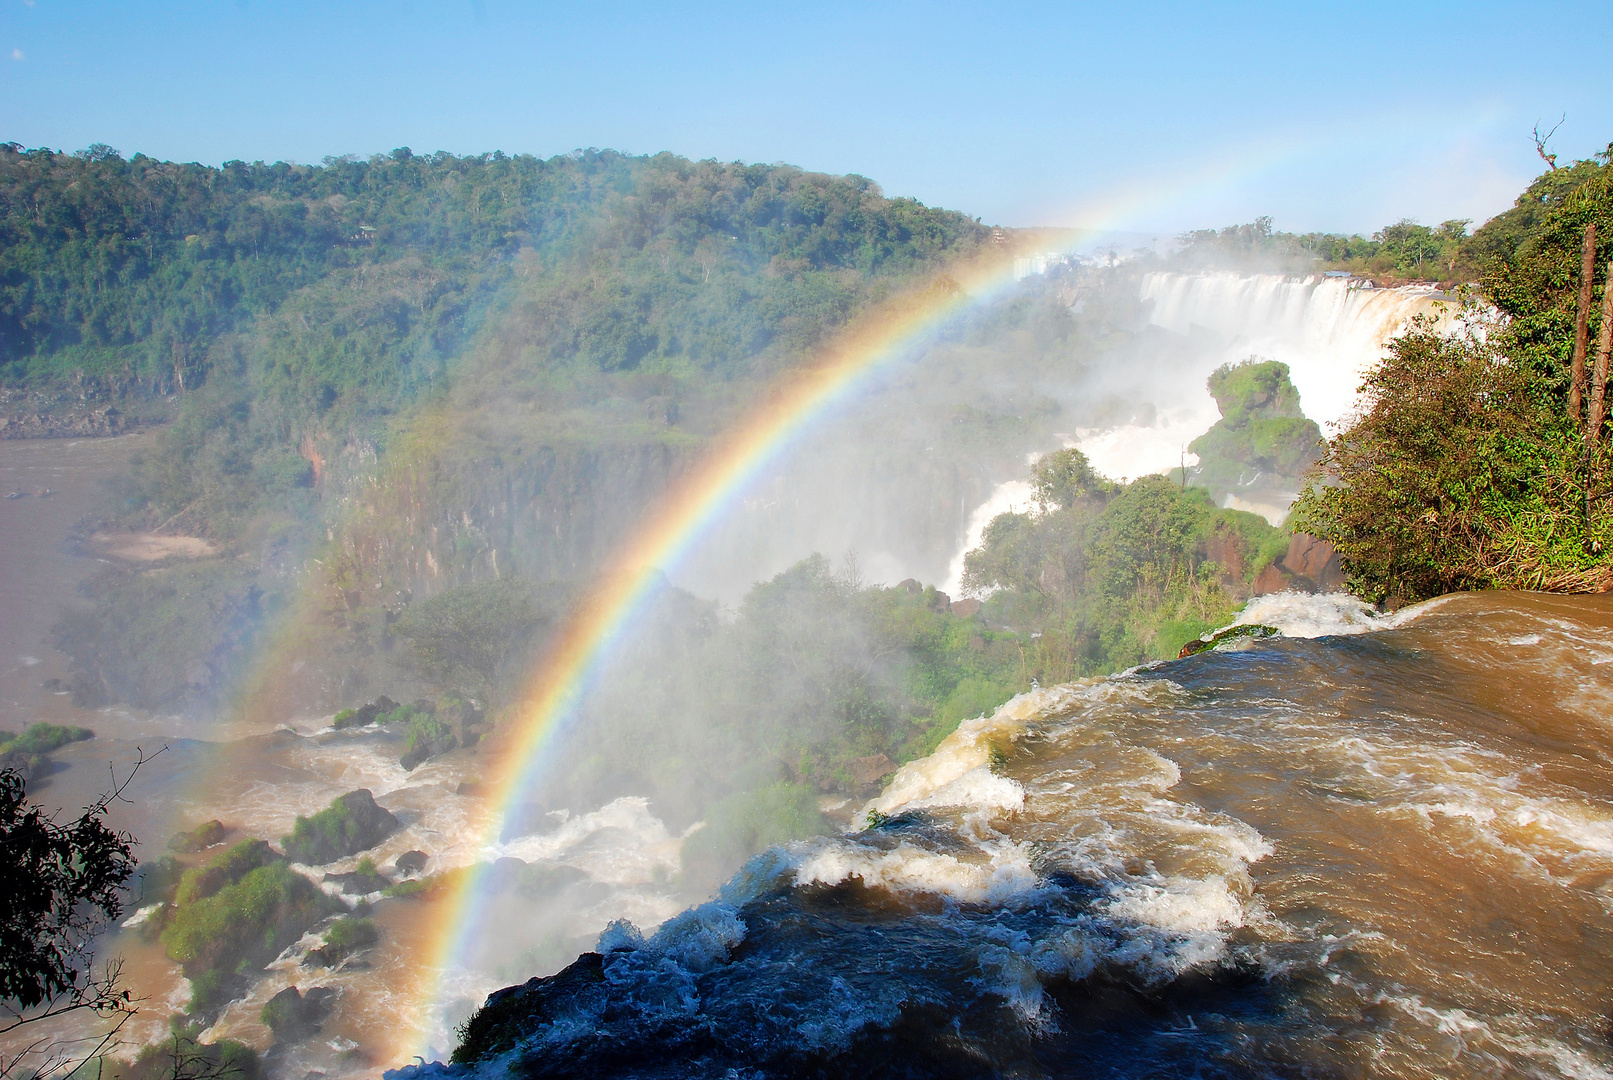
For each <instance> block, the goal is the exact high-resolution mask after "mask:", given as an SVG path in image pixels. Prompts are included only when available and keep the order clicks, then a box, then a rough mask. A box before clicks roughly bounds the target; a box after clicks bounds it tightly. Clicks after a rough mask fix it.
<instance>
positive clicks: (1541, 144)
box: [1533, 113, 1568, 172]
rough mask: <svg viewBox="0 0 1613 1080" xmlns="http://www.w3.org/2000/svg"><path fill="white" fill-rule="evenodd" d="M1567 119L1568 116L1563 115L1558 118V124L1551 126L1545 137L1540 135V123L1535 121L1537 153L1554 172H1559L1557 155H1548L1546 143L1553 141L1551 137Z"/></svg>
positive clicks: (1534, 134) (1534, 135)
mask: <svg viewBox="0 0 1613 1080" xmlns="http://www.w3.org/2000/svg"><path fill="white" fill-rule="evenodd" d="M1567 119H1568V114H1567V113H1563V114H1562V115H1561V116H1559V117H1558V118H1557V122H1556V123H1555V124H1553V125H1552V126H1551V130H1550V131H1548V132H1546V133H1545V134H1544V135H1542V134H1541V133H1540V121H1538V120H1537V121H1535V130H1534V133H1533V137H1534V140H1535V153H1537V154H1539V155H1540V159H1541V160H1542V161H1544V162H1545V163H1546V165H1547V167H1549V168H1550V169H1551V170H1552V171H1553V172H1555V171H1556V170H1557V155H1556V154H1548V153H1546V143H1548V142H1550V141H1551V137H1552V136H1553V135H1555V134H1557V129H1558V128H1560V127H1562V126H1563V121H1564V120H1567Z"/></svg>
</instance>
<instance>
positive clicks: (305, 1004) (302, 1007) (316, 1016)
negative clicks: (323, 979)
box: [260, 986, 336, 1043]
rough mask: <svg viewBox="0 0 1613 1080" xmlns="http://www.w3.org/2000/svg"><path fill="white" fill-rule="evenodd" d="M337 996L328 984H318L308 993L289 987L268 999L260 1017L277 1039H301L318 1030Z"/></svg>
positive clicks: (292, 1040)
mask: <svg viewBox="0 0 1613 1080" xmlns="http://www.w3.org/2000/svg"><path fill="white" fill-rule="evenodd" d="M335 997H336V990H335V988H333V987H329V986H316V987H314V988H312V989H311V990H309V991H308V993H306V994H304V993H302V992H300V991H299V990H298V989H297V988H296V987H295V986H288V987H286V988H285V989H284V990H282V991H280V992H279V993H278V994H276V995H275V996H274V997H272V998H270V999H269V1001H268V1003H267V1004H265V1005H264V1006H263V1012H262V1013H261V1014H260V1018H261V1019H262V1020H263V1023H264V1025H265V1026H266V1027H267V1028H268V1029H269V1030H270V1031H272V1032H274V1038H275V1041H276V1042H280V1043H293V1042H299V1041H301V1040H302V1039H306V1038H308V1036H310V1035H313V1034H316V1033H317V1032H318V1031H319V1024H320V1021H322V1020H324V1019H325V1017H327V1016H329V1015H330V1010H331V1003H332V1002H333V1001H334V999H335Z"/></svg>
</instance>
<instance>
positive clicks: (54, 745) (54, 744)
mask: <svg viewBox="0 0 1613 1080" xmlns="http://www.w3.org/2000/svg"><path fill="white" fill-rule="evenodd" d="M93 738H95V732H93V731H91V730H90V729H89V728H81V727H63V726H61V725H59V724H47V723H45V722H44V721H40V722H39V723H37V724H31V725H29V727H28V730H27V731H25V732H23V733H22V734H21V735H5V736H0V754H12V753H17V754H29V755H33V754H48V753H50V752H51V751H52V750H60V749H61V748H62V747H64V746H66V745H67V744H68V743H75V742H82V741H84V740H85V739H93Z"/></svg>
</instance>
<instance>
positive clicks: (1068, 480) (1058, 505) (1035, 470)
mask: <svg viewBox="0 0 1613 1080" xmlns="http://www.w3.org/2000/svg"><path fill="white" fill-rule="evenodd" d="M1031 488H1032V490H1033V491H1035V493H1036V504H1037V505H1038V506H1040V507H1041V508H1042V509H1043V510H1067V509H1069V508H1070V507H1072V506H1074V505H1075V504H1076V503H1077V502H1079V501H1080V500H1081V499H1085V498H1089V497H1092V496H1097V495H1106V494H1109V493H1110V492H1111V491H1113V489H1114V483H1113V482H1112V481H1110V480H1108V479H1106V478H1105V477H1102V476H1099V475H1098V472H1097V470H1096V469H1094V468H1093V467H1092V463H1091V462H1090V461H1088V460H1087V456H1086V455H1085V454H1083V453H1081V451H1079V450H1076V449H1074V448H1073V447H1071V448H1067V449H1064V450H1056V451H1054V452H1053V453H1051V454H1045V455H1043V456H1042V457H1041V458H1040V459H1038V460H1037V462H1036V464H1035V465H1034V466H1033V467H1032V468H1031Z"/></svg>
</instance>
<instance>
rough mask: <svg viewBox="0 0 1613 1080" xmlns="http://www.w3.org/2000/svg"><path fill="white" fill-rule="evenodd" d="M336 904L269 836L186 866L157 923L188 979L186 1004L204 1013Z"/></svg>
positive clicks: (193, 1009)
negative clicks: (273, 845)
mask: <svg viewBox="0 0 1613 1080" xmlns="http://www.w3.org/2000/svg"><path fill="white" fill-rule="evenodd" d="M338 906H339V905H337V904H336V902H335V901H333V900H331V899H329V898H328V897H326V896H325V894H324V893H322V892H320V891H319V889H318V888H317V887H315V886H314V884H313V883H312V882H310V881H309V880H308V879H307V878H305V877H303V876H302V875H301V874H298V873H297V872H295V871H294V870H292V869H291V868H290V867H289V866H288V865H287V864H286V861H285V859H283V858H281V857H280V856H279V855H277V854H276V853H275V852H274V850H273V849H272V848H270V847H269V845H268V844H267V843H265V842H264V841H262V840H257V839H249V840H243V841H241V842H240V843H237V844H234V845H231V846H230V847H229V848H228V849H227V850H225V851H223V852H221V853H220V854H219V855H217V856H215V857H214V858H212V859H211V860H209V861H208V862H207V863H205V864H202V865H200V866H196V867H192V868H191V869H189V870H186V871H185V872H184V874H183V876H182V877H181V878H180V880H179V885H178V888H177V890H176V892H175V894H174V897H173V900H172V903H171V904H170V905H168V906H167V907H166V908H165V909H164V910H163V911H162V912H161V914H160V916H159V920H157V921H156V922H155V925H157V926H160V927H161V930H160V938H161V941H162V944H163V947H164V949H165V950H166V952H167V954H168V956H169V958H170V959H172V960H175V961H177V962H178V963H179V964H181V965H182V966H183V968H184V971H185V977H186V978H188V979H189V980H190V984H191V1001H190V1011H191V1012H193V1013H196V1014H200V1015H207V1014H210V1013H212V1012H214V1011H216V1010H217V1009H218V1008H219V1007H221V1006H222V1005H224V1004H225V1003H226V1002H227V1001H229V1000H230V999H231V998H232V997H234V996H235V994H236V993H237V992H238V991H239V990H240V989H241V988H242V987H243V986H245V985H246V984H247V982H248V981H249V980H250V977H251V976H252V974H253V973H254V972H256V971H257V970H259V969H260V968H262V966H263V965H264V964H267V963H268V962H269V961H271V960H273V959H274V958H275V957H276V956H278V955H279V954H280V953H281V951H282V950H284V949H285V947H286V946H287V945H290V944H292V943H293V942H295V941H296V940H297V939H298V938H299V937H301V936H302V934H303V932H304V931H306V930H307V929H308V928H309V927H311V926H313V925H314V924H315V923H317V922H319V921H320V920H321V919H323V918H325V917H326V916H327V915H329V914H330V913H331V911H332V909H333V908H335V907H338Z"/></svg>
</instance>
